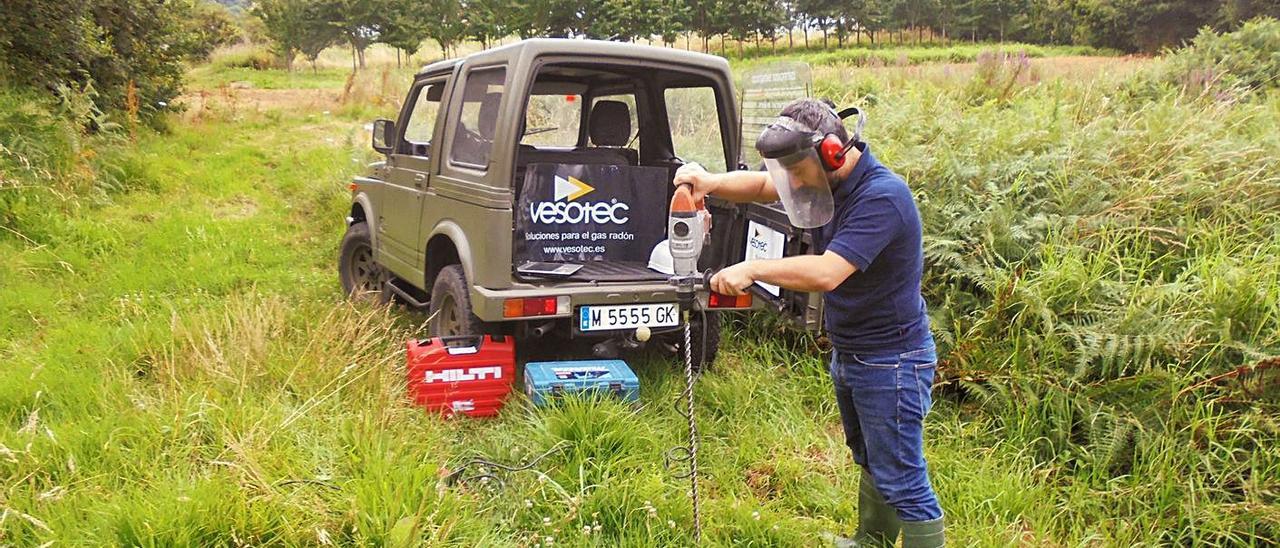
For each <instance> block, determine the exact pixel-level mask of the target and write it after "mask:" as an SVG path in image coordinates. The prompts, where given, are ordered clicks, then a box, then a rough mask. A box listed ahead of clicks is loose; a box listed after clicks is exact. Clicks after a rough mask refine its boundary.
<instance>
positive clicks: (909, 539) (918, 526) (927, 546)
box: [902, 518, 946, 548]
mask: <svg viewBox="0 0 1280 548" xmlns="http://www.w3.org/2000/svg"><path fill="white" fill-rule="evenodd" d="M945 529H946V527H945V526H944V525H943V523H942V518H938V519H934V520H929V521H904V522H902V548H942V546H944V545H946V541H945V536H946V535H945V534H944V533H943V531H944V530H945Z"/></svg>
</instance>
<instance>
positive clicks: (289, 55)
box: [250, 0, 327, 71]
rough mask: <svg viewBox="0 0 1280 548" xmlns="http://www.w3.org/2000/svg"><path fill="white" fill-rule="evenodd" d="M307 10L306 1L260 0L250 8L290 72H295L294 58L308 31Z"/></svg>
mask: <svg viewBox="0 0 1280 548" xmlns="http://www.w3.org/2000/svg"><path fill="white" fill-rule="evenodd" d="M307 8H308V2H307V1H306V0H258V1H256V2H254V3H253V6H252V7H251V8H250V13H252V14H253V15H254V16H256V17H257V18H258V19H260V20H262V25H263V27H264V29H265V32H266V34H267V37H268V38H270V39H271V42H272V43H273V44H274V46H275V50H276V55H278V56H280V59H281V60H283V61H284V66H285V68H286V69H288V70H290V71H292V70H293V58H294V57H296V56H297V55H298V52H299V51H300V50H301V49H302V41H303V37H304V36H305V35H306V34H307V31H308V29H307V25H308V23H307V21H306V18H307ZM326 26H327V24H326ZM322 49H323V48H322Z"/></svg>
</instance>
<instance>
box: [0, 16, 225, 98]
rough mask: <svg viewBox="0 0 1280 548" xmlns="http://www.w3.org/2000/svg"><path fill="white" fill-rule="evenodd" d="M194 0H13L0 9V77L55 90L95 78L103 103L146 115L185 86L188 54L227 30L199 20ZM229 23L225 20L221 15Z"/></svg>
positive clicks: (201, 50)
mask: <svg viewBox="0 0 1280 548" xmlns="http://www.w3.org/2000/svg"><path fill="white" fill-rule="evenodd" d="M194 6H195V4H194V3H192V2H155V1H152V0H90V1H78V2H67V1H65V0H12V1H8V2H6V3H5V7H4V9H3V10H0V37H3V38H0V79H3V80H5V81H7V82H9V83H13V84H18V85H25V86H31V87H36V88H43V89H48V90H53V89H56V88H57V87H58V86H59V85H74V86H75V87H84V86H85V85H86V84H89V83H90V82H92V83H93V84H94V86H95V88H96V89H97V91H98V93H99V94H100V97H99V100H100V101H101V106H102V107H103V108H104V109H106V110H126V109H129V110H133V109H134V107H136V110H137V112H136V114H140V115H142V116H144V117H146V116H147V115H149V114H152V113H155V112H157V111H160V110H163V109H165V107H166V106H167V105H168V103H169V102H170V101H171V100H172V99H173V98H174V97H176V96H177V95H178V94H179V93H180V92H181V88H182V73H183V70H184V67H183V61H184V60H185V59H188V58H191V57H198V56H200V55H202V54H203V53H206V52H207V51H209V49H211V48H210V47H209V44H210V43H211V42H210V41H214V42H216V41H219V40H223V39H225V37H226V29H225V28H224V27H222V26H221V24H220V23H219V22H217V21H215V22H212V23H210V25H212V26H208V25H205V26H203V27H199V26H197V25H195V24H193V23H192V21H194V20H196V19H194V18H193V16H192V12H191V10H193V9H194ZM222 22H223V23H225V21H222Z"/></svg>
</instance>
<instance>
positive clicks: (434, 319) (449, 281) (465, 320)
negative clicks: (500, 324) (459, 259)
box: [429, 264, 484, 337]
mask: <svg viewBox="0 0 1280 548" xmlns="http://www.w3.org/2000/svg"><path fill="white" fill-rule="evenodd" d="M430 318H431V321H430V323H429V328H430V331H431V335H432V336H433V337H452V336H457V335H480V334H483V333H484V324H483V323H481V321H480V318H477V317H476V315H475V313H474V312H473V309H472V308H471V292H470V291H469V290H468V288H467V277H466V274H465V273H464V272H463V270H462V265H458V264H455V265H449V266H446V267H444V268H443V269H441V270H440V274H439V275H438V276H436V283H435V284H434V285H432V286H431V316H430Z"/></svg>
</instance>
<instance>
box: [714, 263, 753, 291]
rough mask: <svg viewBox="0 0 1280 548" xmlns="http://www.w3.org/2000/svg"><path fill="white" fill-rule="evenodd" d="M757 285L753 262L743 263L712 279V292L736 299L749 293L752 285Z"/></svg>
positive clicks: (718, 273) (719, 273)
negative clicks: (748, 290)
mask: <svg viewBox="0 0 1280 548" xmlns="http://www.w3.org/2000/svg"><path fill="white" fill-rule="evenodd" d="M753 283H756V275H755V272H754V271H753V269H752V264H751V261H743V262H741V263H738V264H735V265H733V266H730V267H727V268H725V269H724V270H721V271H719V272H716V275H715V276H712V277H711V290H712V291H715V292H716V293H719V294H721V295H729V296H731V297H736V296H738V295H742V294H743V293H746V292H747V289H748V288H750V287H751V284H753Z"/></svg>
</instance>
